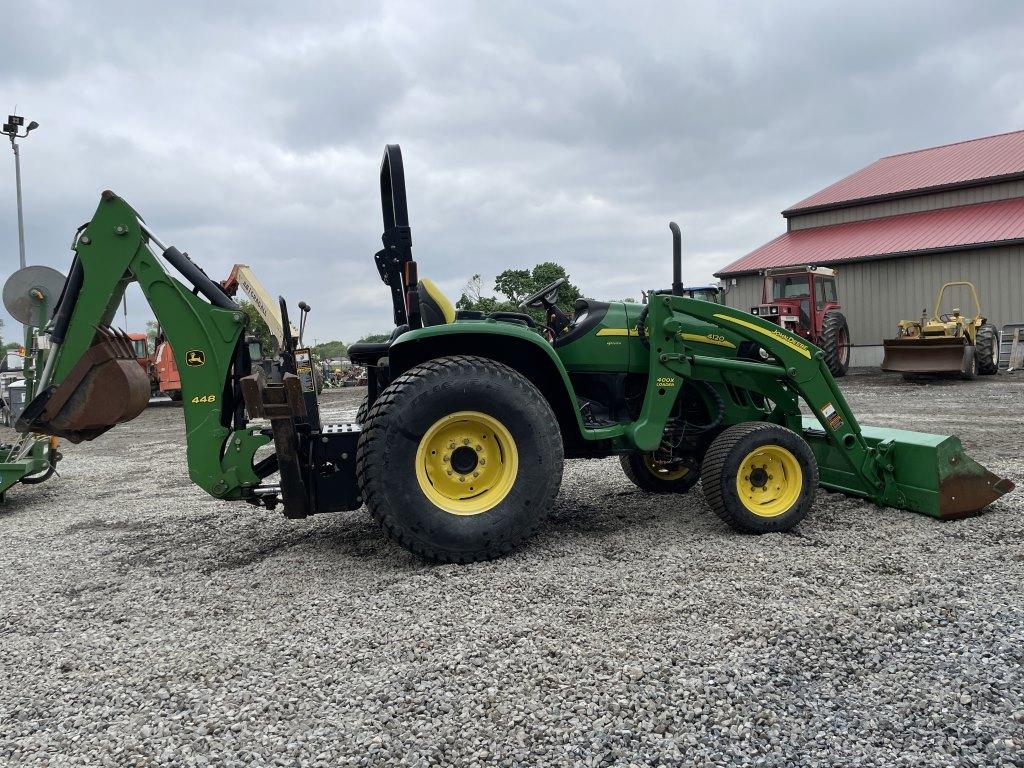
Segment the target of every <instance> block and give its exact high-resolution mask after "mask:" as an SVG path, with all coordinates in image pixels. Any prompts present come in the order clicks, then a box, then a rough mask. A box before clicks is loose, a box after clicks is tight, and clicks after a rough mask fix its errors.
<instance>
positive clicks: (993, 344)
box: [974, 323, 999, 376]
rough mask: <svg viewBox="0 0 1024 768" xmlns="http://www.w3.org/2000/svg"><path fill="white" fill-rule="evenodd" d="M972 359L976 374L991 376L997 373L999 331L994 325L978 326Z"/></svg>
mask: <svg viewBox="0 0 1024 768" xmlns="http://www.w3.org/2000/svg"><path fill="white" fill-rule="evenodd" d="M974 359H975V360H976V361H977V368H978V373H980V374H981V375H982V376H992V375H994V374H996V373H998V372H999V331H997V330H996V327H995V326H994V325H989V324H988V323H985V324H984V325H980V326H978V332H977V334H976V335H975V339H974Z"/></svg>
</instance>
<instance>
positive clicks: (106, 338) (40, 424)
mask: <svg viewBox="0 0 1024 768" xmlns="http://www.w3.org/2000/svg"><path fill="white" fill-rule="evenodd" d="M97 338H98V341H97V342H96V343H95V344H93V345H92V346H91V347H89V350H88V351H87V352H86V353H85V354H84V355H82V357H81V359H80V360H79V361H78V362H77V363H76V364H75V367H74V368H72V369H71V371H70V372H69V373H68V375H67V376H66V377H64V380H63V381H62V382H61V383H60V384H59V385H57V386H55V387H48V388H47V389H46V390H44V391H43V392H40V393H39V394H38V395H37V396H36V397H35V398H33V400H32V402H30V403H29V404H28V405H27V406H26V407H25V410H24V411H23V412H22V414H21V417H20V418H19V419H18V421H17V424H16V425H15V426H16V428H17V429H18V431H19V432H41V433H43V434H47V435H57V436H58V437H64V438H67V439H68V440H70V441H71V442H72V443H80V442H82V441H83V440H92V439H94V438H96V437H98V436H100V435H102V434H103V433H104V432H106V431H107V430H108V429H110V428H111V427H113V426H114V425H115V424H120V423H121V422H125V421H131V420H132V419H134V418H135V417H136V416H138V415H139V414H140V413H142V411H143V410H145V408H146V405H147V404H148V403H149V395H150V382H149V376H148V375H147V374H146V372H145V371H144V370H143V369H142V366H140V365H139V363H138V362H137V361H136V359H135V352H134V350H133V349H132V346H131V342H130V340H129V339H128V336H127V335H126V334H125V333H124V332H123V331H116V330H114V329H112V328H99V329H97Z"/></svg>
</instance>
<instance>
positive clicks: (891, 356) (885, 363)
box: [882, 336, 973, 373]
mask: <svg viewBox="0 0 1024 768" xmlns="http://www.w3.org/2000/svg"><path fill="white" fill-rule="evenodd" d="M883 345H884V348H885V356H884V357H883V358H882V370H883V371H895V372H897V373H965V372H966V371H967V370H968V368H969V365H970V356H971V354H972V352H973V349H972V347H970V346H968V344H967V341H966V339H964V337H962V336H960V337H955V336H939V337H936V338H933V339H929V338H906V339H886V340H885V341H884V342H883Z"/></svg>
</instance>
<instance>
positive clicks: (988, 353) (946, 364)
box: [882, 280, 999, 381]
mask: <svg viewBox="0 0 1024 768" xmlns="http://www.w3.org/2000/svg"><path fill="white" fill-rule="evenodd" d="M952 288H962V289H966V291H967V293H968V295H969V296H970V299H971V302H972V303H973V307H972V309H973V310H974V314H973V315H965V314H964V313H963V312H962V310H961V308H960V307H949V309H948V311H946V312H944V311H943V306H944V301H945V299H946V295H947V291H949V292H950V293H952V291H950V289H952ZM883 346H884V348H885V355H884V357H883V358H882V370H883V371H893V372H896V373H902V374H903V377H904V378H905V379H913V378H915V377H917V376H920V375H922V374H929V375H930V374H943V375H950V374H952V375H954V376H959V377H960V378H961V379H964V380H967V381H970V380H972V379H974V378H975V377H976V376H977V375H978V374H981V375H983V376H992V375H994V374H996V373H998V372H999V331H997V330H996V326H995V325H993V324H991V323H989V322H988V319H987V318H985V317H983V316H982V314H981V302H980V301H979V300H978V290H977V288H975V287H974V283H971V282H968V281H966V280H957V281H955V282H951V283H945V284H943V286H942V287H941V288H939V293H938V295H937V296H936V297H935V311H934V312H932V315H931V317H930V318H929V317H928V310H927V309H923V310H921V318H920V319H919V320H900V322H899V324H898V326H897V331H896V337H895V338H893V339H885V341H884V342H883Z"/></svg>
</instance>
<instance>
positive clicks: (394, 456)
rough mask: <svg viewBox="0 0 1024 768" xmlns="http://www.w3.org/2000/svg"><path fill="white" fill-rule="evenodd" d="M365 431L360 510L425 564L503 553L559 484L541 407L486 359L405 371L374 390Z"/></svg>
mask: <svg viewBox="0 0 1024 768" xmlns="http://www.w3.org/2000/svg"><path fill="white" fill-rule="evenodd" d="M364 427H365V429H364V431H363V434H362V436H361V437H360V439H359V446H358V450H357V457H356V477H357V480H358V482H359V488H360V492H361V494H362V497H363V499H364V500H365V501H366V506H367V509H369V511H370V514H371V515H372V516H373V517H374V518H375V519H376V520H377V521H378V522H379V523H380V524H381V526H382V527H383V529H384V531H385V532H386V533H387V535H388V536H390V537H391V538H392V539H394V540H395V541H397V542H398V543H399V544H401V545H402V546H403V547H405V548H406V549H408V550H410V551H412V552H414V553H415V554H417V555H419V556H420V557H423V558H425V559H427V560H432V561H435V562H444V563H470V562H474V561H477V560H490V559H492V558H495V557H500V556H502V555H505V554H508V553H509V552H511V551H513V550H514V549H516V548H517V547H518V546H519V545H520V544H522V543H523V542H524V541H526V540H527V539H529V538H530V537H531V536H533V535H534V534H535V533H536V532H537V530H538V529H539V528H540V526H541V525H542V524H543V523H544V521H545V520H546V519H547V517H548V513H549V511H550V509H551V506H552V504H553V503H554V500H555V496H556V495H557V494H558V487H559V485H560V484H561V482H562V469H563V466H564V463H565V458H564V451H563V448H562V436H561V432H560V431H559V427H558V420H557V419H556V417H555V414H554V413H553V412H552V410H551V407H550V405H548V402H547V400H546V399H545V398H544V396H543V395H542V394H541V393H540V392H539V391H538V390H537V388H536V387H535V386H534V385H533V384H532V383H531V382H530V381H529V380H528V379H527V378H526V377H525V376H523V375H522V374H520V373H519V372H518V371H515V370H513V369H512V368H509V367H508V366H506V365H503V364H502V363H498V362H495V361H494V360H489V359H487V358H482V357H470V356H463V355H459V356H453V357H442V358H437V359H435V360H429V361H427V362H425V363H422V364H420V365H417V366H415V367H413V368H411V369H409V370H408V371H406V372H405V373H403V374H402V375H401V376H399V377H398V378H397V379H395V380H394V381H393V382H392V383H391V385H390V386H388V387H387V389H385V390H384V391H383V392H381V393H380V395H379V396H378V397H377V399H376V400H375V401H374V403H373V407H371V408H370V411H369V414H368V416H367V419H366V422H365V425H364ZM474 486H476V487H475V488H474Z"/></svg>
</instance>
